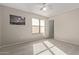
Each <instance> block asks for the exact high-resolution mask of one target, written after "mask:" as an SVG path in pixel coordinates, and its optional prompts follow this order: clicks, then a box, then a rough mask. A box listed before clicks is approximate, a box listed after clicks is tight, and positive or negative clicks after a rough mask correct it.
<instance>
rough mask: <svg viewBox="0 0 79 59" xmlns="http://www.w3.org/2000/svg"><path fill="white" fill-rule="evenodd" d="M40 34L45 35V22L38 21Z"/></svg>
mask: <svg viewBox="0 0 79 59" xmlns="http://www.w3.org/2000/svg"><path fill="white" fill-rule="evenodd" d="M40 33H42V34H44V33H45V21H44V20H40Z"/></svg>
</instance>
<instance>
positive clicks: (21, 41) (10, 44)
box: [0, 38, 44, 48]
mask: <svg viewBox="0 0 79 59" xmlns="http://www.w3.org/2000/svg"><path fill="white" fill-rule="evenodd" d="M41 39H44V38H41ZM41 39H38V40H41ZM33 41H37V40H29V41H21V42H16V43H12V44H7V45H2V46H0V48H4V47H9V46H14V45H18V44H23V43H28V42H33Z"/></svg>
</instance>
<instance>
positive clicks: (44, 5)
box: [40, 3, 47, 11]
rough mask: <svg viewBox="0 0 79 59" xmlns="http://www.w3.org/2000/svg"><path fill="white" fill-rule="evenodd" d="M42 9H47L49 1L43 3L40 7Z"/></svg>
mask: <svg viewBox="0 0 79 59" xmlns="http://www.w3.org/2000/svg"><path fill="white" fill-rule="evenodd" d="M40 10H42V11H46V10H47V3H43V4H42V7H41V8H40Z"/></svg>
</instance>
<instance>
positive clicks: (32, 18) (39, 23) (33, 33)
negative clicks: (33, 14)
mask: <svg viewBox="0 0 79 59" xmlns="http://www.w3.org/2000/svg"><path fill="white" fill-rule="evenodd" d="M32 19H37V20H38V21H39V25H38V26H37V25H32V27H39V32H38V33H33V32H32V34H43V33H41V27H44V28H45V24H44V26H41V25H40V23H41V19H38V18H32ZM44 21H45V20H44ZM32 30H33V28H32Z"/></svg>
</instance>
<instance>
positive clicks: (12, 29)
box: [1, 7, 47, 45]
mask: <svg viewBox="0 0 79 59" xmlns="http://www.w3.org/2000/svg"><path fill="white" fill-rule="evenodd" d="M1 12H3V14H2V16H3V18H2V44H3V45H7V44H13V43H17V42H28V41H33V40H36V39H35V38H38V39H41V38H43V35H42V34H32V18H33V17H34V18H39V19H47V18H46V17H43V16H40V15H36V14H33V13H29V12H24V11H20V10H16V9H13V8H9V7H2V11H1ZM10 14H12V15H18V16H23V17H25V18H26V25H11V24H10V23H9V22H10V21H9V20H10V17H9V15H10Z"/></svg>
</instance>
